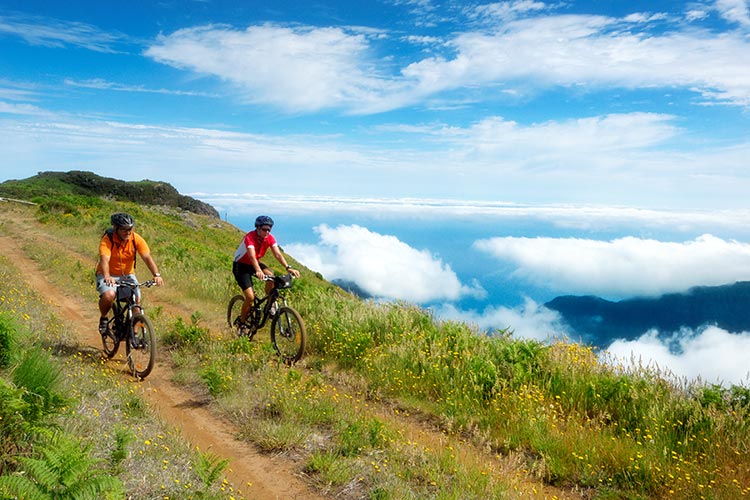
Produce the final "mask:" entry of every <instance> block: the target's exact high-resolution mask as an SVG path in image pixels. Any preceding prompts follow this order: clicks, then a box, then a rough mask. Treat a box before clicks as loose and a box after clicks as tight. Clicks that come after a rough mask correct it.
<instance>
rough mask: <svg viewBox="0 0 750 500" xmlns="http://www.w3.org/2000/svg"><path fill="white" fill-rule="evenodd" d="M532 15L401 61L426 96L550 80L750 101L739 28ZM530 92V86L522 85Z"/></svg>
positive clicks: (745, 46)
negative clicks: (718, 31) (656, 29)
mask: <svg viewBox="0 0 750 500" xmlns="http://www.w3.org/2000/svg"><path fill="white" fill-rule="evenodd" d="M635 20H637V16H636V17H628V18H627V19H624V20H619V19H616V18H611V17H604V16H584V15H567V16H549V17H535V18H529V19H522V20H517V21H512V22H509V23H505V24H500V25H498V26H497V27H496V29H495V32H490V31H489V30H487V31H485V32H466V33H462V34H460V35H458V36H457V37H456V38H455V39H453V40H451V42H450V44H451V46H452V47H453V49H454V51H455V55H453V56H452V57H450V58H446V57H433V58H428V59H424V60H421V61H417V62H414V63H412V64H410V65H409V66H407V67H406V68H404V70H403V71H402V73H403V75H404V76H406V77H407V78H409V79H411V80H413V81H414V82H416V83H415V90H417V93H418V94H421V95H430V94H434V93H437V92H441V91H444V90H450V89H457V88H463V87H465V86H470V85H478V84H479V85H482V84H485V85H486V84H492V83H496V84H503V85H505V86H507V87H508V88H514V87H516V88H518V89H531V88H536V89H546V88H550V87H555V86H565V87H576V88H578V89H580V90H587V89H588V90H594V89H597V88H603V87H609V88H612V87H615V88H624V89H634V88H653V87H665V88H672V87H680V88H684V89H688V90H697V91H698V92H700V93H702V94H703V95H704V96H705V97H706V99H709V100H712V101H713V100H717V101H720V102H725V103H731V104H735V105H741V106H746V105H748V103H750V80H748V78H747V75H748V74H750V61H747V60H746V58H740V57H738V56H737V55H738V54H743V53H747V52H748V50H750V43H749V42H748V40H747V38H745V37H743V36H742V34H739V33H737V34H733V33H724V34H722V36H715V35H713V34H711V33H710V32H701V31H698V30H694V31H690V32H679V31H674V32H666V33H664V34H660V35H652V34H650V33H649V32H648V31H646V30H647V27H648V26H647V23H648V22H650V21H651V18H648V19H643V21H644V22H646V25H644V26H643V29H642V30H639V29H638V28H639V25H638V24H634V21H635ZM523 93H524V94H527V92H525V91H524V92H523Z"/></svg>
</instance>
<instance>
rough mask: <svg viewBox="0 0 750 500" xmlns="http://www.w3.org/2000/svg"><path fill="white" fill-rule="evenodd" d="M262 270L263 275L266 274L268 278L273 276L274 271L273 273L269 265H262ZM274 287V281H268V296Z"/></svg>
mask: <svg viewBox="0 0 750 500" xmlns="http://www.w3.org/2000/svg"><path fill="white" fill-rule="evenodd" d="M260 269H261V270H262V271H263V274H265V275H266V276H273V271H271V269H270V268H269V267H268V266H267V265H265V264H263V263H262V262H261V263H260ZM273 287H274V285H273V280H268V281H266V283H265V289H266V295H268V294H269V293H270V292H271V289H272V288H273Z"/></svg>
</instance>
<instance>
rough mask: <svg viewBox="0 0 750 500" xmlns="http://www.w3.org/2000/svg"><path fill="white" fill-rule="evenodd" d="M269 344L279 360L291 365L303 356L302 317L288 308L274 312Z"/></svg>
mask: <svg viewBox="0 0 750 500" xmlns="http://www.w3.org/2000/svg"><path fill="white" fill-rule="evenodd" d="M271 342H273V347H274V349H276V352H277V353H278V355H279V356H281V359H282V360H283V361H284V362H285V363H286V364H288V365H291V364H293V363H295V362H297V361H299V360H300V359H302V356H304V354H305V345H306V344H307V332H306V331H305V323H304V322H303V321H302V316H300V314H299V313H298V312H297V311H296V310H295V309H293V308H291V307H289V306H282V307H280V308H279V310H278V311H276V314H275V315H274V317H273V321H272V322H271Z"/></svg>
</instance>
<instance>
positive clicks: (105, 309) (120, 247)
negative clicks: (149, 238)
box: [96, 213, 164, 335]
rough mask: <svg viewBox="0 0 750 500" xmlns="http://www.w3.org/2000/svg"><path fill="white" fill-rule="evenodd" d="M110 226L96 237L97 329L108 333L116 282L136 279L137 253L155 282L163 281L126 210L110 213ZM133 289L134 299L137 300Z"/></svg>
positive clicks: (161, 282)
mask: <svg viewBox="0 0 750 500" xmlns="http://www.w3.org/2000/svg"><path fill="white" fill-rule="evenodd" d="M109 220H110V222H111V223H112V227H111V228H110V229H107V231H105V233H104V234H103V235H102V239H101V240H100V241H99V262H97V264H96V291H97V292H99V312H100V313H101V317H100V319H99V333H100V334H102V335H104V334H105V333H107V314H109V310H110V309H111V308H112V304H113V303H114V301H115V292H116V290H117V288H116V287H115V285H116V284H117V283H119V282H120V281H130V282H133V283H138V279H137V278H136V276H135V259H136V253H137V254H138V255H140V256H141V258H142V259H143V262H145V263H146V266H148V269H149V271H151V274H153V275H154V281H155V282H156V284H157V285H158V286H161V285H163V284H164V280H162V278H161V274H159V268H158V267H157V266H156V262H155V261H154V258H153V257H152V256H151V250H150V249H149V248H148V244H147V243H146V240H144V239H143V237H142V236H141V235H140V234H136V233H135V232H134V231H133V226H134V225H135V222H134V221H133V218H132V217H131V216H130V215H128V214H126V213H116V214H112V216H111V217H110V218H109ZM139 293H140V290H136V300H137V301H139V300H140V295H139Z"/></svg>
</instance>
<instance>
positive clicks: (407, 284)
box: [284, 224, 483, 303]
mask: <svg viewBox="0 0 750 500" xmlns="http://www.w3.org/2000/svg"><path fill="white" fill-rule="evenodd" d="M315 231H316V232H317V233H318V234H319V235H320V243H319V244H317V245H300V244H287V245H284V248H285V249H286V250H288V251H289V252H290V253H292V254H293V255H295V257H296V258H297V259H298V260H299V261H300V262H302V263H303V264H304V265H305V266H307V267H309V268H311V269H313V270H315V271H318V272H320V273H321V274H322V275H323V276H324V277H325V278H326V279H328V280H345V281H352V282H354V283H356V284H357V285H358V286H359V287H361V288H362V289H363V290H364V291H366V292H367V293H369V294H371V295H372V296H375V297H380V298H387V299H397V300H406V301H409V302H415V303H427V302H431V301H436V300H457V299H458V298H460V297H461V296H462V295H466V294H478V293H479V294H481V293H482V292H483V291H482V290H481V289H477V288H470V287H467V286H465V285H462V284H461V282H460V281H459V279H458V277H457V276H456V273H455V272H453V270H452V269H451V267H450V266H449V265H448V264H445V263H443V261H442V260H441V259H440V258H439V257H437V256H435V255H433V254H432V253H430V252H429V251H427V250H417V249H415V248H413V247H410V246H409V245H407V244H405V243H403V242H402V241H400V240H398V238H396V237H395V236H390V235H383V234H379V233H374V232H372V231H370V230H368V229H367V228H364V227H361V226H357V225H352V226H338V227H336V228H332V227H329V226H327V225H325V224H323V225H320V226H317V227H316V228H315Z"/></svg>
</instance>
